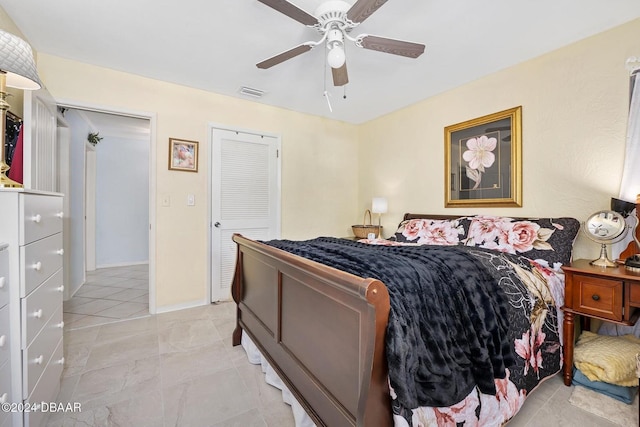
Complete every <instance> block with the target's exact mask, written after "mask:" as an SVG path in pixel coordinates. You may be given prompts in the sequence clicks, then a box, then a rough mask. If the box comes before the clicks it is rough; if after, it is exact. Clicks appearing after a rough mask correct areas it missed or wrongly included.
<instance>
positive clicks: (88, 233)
mask: <svg viewBox="0 0 640 427" xmlns="http://www.w3.org/2000/svg"><path fill="white" fill-rule="evenodd" d="M90 145H91V144H90V143H89V141H85V144H84V177H85V178H84V242H85V243H84V270H85V272H87V271H94V270H95V269H96V191H95V190H96V162H97V157H96V149H95V147H90ZM85 281H86V278H85Z"/></svg>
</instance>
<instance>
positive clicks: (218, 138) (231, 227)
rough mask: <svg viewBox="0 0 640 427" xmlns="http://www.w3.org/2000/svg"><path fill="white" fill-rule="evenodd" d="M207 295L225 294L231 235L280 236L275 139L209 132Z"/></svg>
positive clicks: (220, 296)
mask: <svg viewBox="0 0 640 427" xmlns="http://www.w3.org/2000/svg"><path fill="white" fill-rule="evenodd" d="M212 132H213V134H212V138H211V139H212V150H211V165H212V173H211V179H212V183H211V189H212V197H211V203H212V206H211V214H212V217H211V219H212V227H211V255H212V260H211V299H212V301H219V300H228V299H230V298H231V281H232V279H233V273H234V268H235V262H236V245H235V243H234V242H233V240H231V237H232V235H233V234H234V233H240V234H242V235H243V236H246V237H248V238H251V239H258V240H269V239H276V238H279V237H280V158H279V153H280V140H279V139H278V138H276V137H272V136H262V135H255V134H249V133H243V132H233V131H228V130H220V129H213V130H212Z"/></svg>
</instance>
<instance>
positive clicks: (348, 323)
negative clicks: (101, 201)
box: [232, 214, 579, 427]
mask: <svg viewBox="0 0 640 427" xmlns="http://www.w3.org/2000/svg"><path fill="white" fill-rule="evenodd" d="M578 228H579V223H578V221H576V220H575V219H572V218H546V219H545V218H540V219H524V218H506V217H489V216H466V217H465V216H462V217H453V216H434V215H417V214H406V215H405V217H404V219H403V221H402V223H401V224H400V226H399V228H398V230H397V231H396V233H395V235H394V236H392V237H391V238H390V239H389V240H374V241H360V242H353V241H350V240H346V239H336V238H318V239H312V240H308V241H304V242H291V241H286V240H278V241H270V242H258V241H253V240H250V239H247V238H245V237H243V236H241V235H234V237H233V240H234V241H235V242H236V243H237V246H238V255H237V263H236V271H235V277H234V282H233V285H232V295H233V299H234V301H235V302H236V303H237V327H236V329H235V331H234V333H233V344H234V345H239V344H241V343H243V344H244V345H245V348H247V343H250V344H249V345H250V346H255V348H257V350H259V352H260V354H261V355H262V357H263V358H264V360H265V362H268V365H270V368H269V369H273V371H274V372H275V374H276V375H277V377H278V378H279V379H278V381H281V382H282V383H283V386H284V388H285V389H287V390H288V391H290V393H291V394H292V395H293V396H294V397H295V400H296V402H298V403H299V404H300V405H301V407H302V409H304V411H305V412H306V414H308V416H309V417H310V418H311V420H312V421H313V423H315V424H316V425H318V426H329V427H341V426H367V427H369V426H374V427H375V426H392V425H396V426H411V425H442V426H445V425H452V426H456V425H463V426H471V425H487V426H494V425H495V426H497V425H501V424H504V423H505V422H506V421H508V420H509V419H510V418H512V417H513V416H514V415H515V414H516V413H517V411H518V410H519V409H520V407H521V406H522V403H523V402H524V399H525V398H526V397H527V395H528V394H529V393H530V392H531V391H532V390H533V389H534V388H535V387H536V386H537V385H538V384H539V383H540V382H541V381H542V380H544V379H545V378H547V377H549V376H551V375H553V374H555V373H557V372H558V371H559V370H560V368H561V363H562V354H561V353H562V351H561V342H560V340H561V337H562V331H561V330H560V328H561V326H562V320H561V319H559V317H560V316H561V311H560V310H559V308H560V307H561V306H562V305H563V297H564V295H563V294H564V277H563V275H562V273H561V270H560V268H559V267H560V265H562V264H566V263H568V262H569V261H570V258H571V248H572V245H573V242H574V240H575V236H576V234H577V231H578ZM404 282H407V283H404ZM390 295H391V296H390ZM487 375H490V377H487Z"/></svg>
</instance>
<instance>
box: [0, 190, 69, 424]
mask: <svg viewBox="0 0 640 427" xmlns="http://www.w3.org/2000/svg"><path fill="white" fill-rule="evenodd" d="M62 212H63V211H62V195H61V194H58V193H49V192H42V191H31V190H23V189H0V241H2V242H6V243H7V244H8V247H7V248H5V249H4V251H3V252H6V255H5V257H6V258H7V261H8V267H9V271H8V273H9V278H10V281H9V286H8V288H9V295H8V297H9V298H8V304H7V306H6V307H8V309H9V310H8V322H7V323H5V322H4V320H0V335H2V333H3V332H2V329H3V326H2V325H5V324H8V325H9V330H8V331H7V333H8V338H9V339H8V343H9V360H8V361H7V363H9V364H10V367H11V369H10V372H11V387H10V390H9V392H8V396H7V399H8V402H10V403H15V404H18V405H20V406H22V405H26V404H28V405H29V406H31V407H32V406H33V405H36V404H38V403H40V402H52V401H55V399H56V396H57V395H58V392H59V390H60V376H61V374H62V368H63V367H64V355H63V346H62V331H63V327H64V323H63V321H62V295H63V291H64V286H63V276H62V260H63V250H62V247H63V246H62V224H63V221H62V220H63V213H62ZM7 255H8V256H7ZM1 261H2V257H1V255H0V273H2V271H3V270H2V267H1V266H2V263H1ZM0 276H2V274H0ZM1 291H2V290H1V289H0V298H1V295H2V293H1ZM0 301H2V300H1V299H0ZM1 305H2V303H1V302H0V306H1ZM2 313H3V312H2V309H1V308H0V319H4V317H2V316H3V314H2ZM1 354H2V353H0V375H2V372H3V371H2V366H3V364H2V360H3V359H2V355H1ZM0 378H4V377H2V376H0ZM2 386H3V383H2V382H1V381H0V387H2ZM0 397H1V394H0ZM10 415H11V417H12V421H10V422H9V424H7V425H12V426H29V427H39V426H41V425H43V424H44V421H45V419H46V418H47V415H48V414H46V413H43V412H40V411H38V410H37V409H36V410H35V411H33V410H32V411H31V412H25V413H19V412H15V413H12V414H10ZM0 417H1V415H0ZM0 420H2V418H0ZM3 421H4V422H6V421H5V420H3ZM0 426H1V427H5V426H4V425H3V424H2V422H0Z"/></svg>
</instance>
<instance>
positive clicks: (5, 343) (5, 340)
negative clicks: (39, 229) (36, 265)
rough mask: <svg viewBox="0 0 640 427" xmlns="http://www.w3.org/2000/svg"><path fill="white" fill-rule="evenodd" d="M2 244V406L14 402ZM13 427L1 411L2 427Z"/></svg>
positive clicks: (6, 260) (2, 246)
mask: <svg viewBox="0 0 640 427" xmlns="http://www.w3.org/2000/svg"><path fill="white" fill-rule="evenodd" d="M7 248H8V245H7V244H6V243H2V242H0V404H2V403H8V402H11V401H12V394H11V361H10V352H9V340H10V338H9V332H10V327H9V251H8V250H7ZM9 426H11V414H10V413H9V412H4V411H0V427H9Z"/></svg>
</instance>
